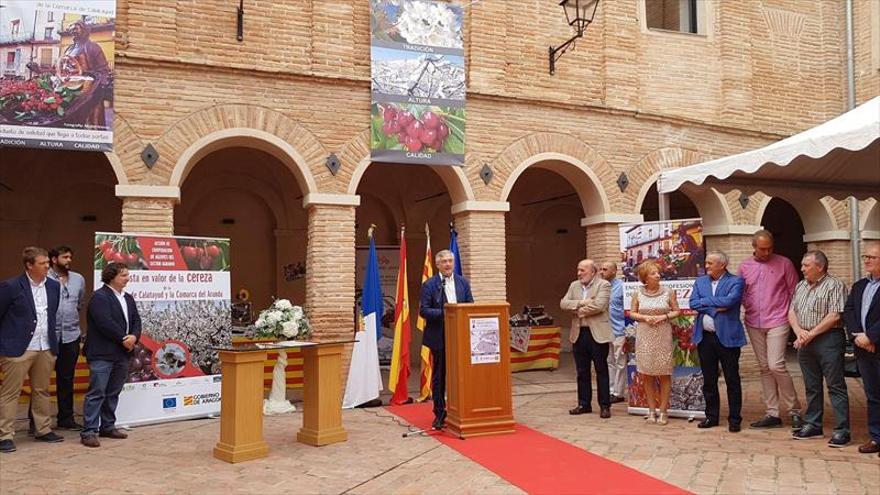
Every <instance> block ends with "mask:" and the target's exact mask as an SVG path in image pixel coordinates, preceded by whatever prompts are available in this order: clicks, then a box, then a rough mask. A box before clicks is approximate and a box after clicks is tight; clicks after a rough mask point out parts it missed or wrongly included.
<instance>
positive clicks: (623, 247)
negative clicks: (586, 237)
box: [620, 218, 706, 418]
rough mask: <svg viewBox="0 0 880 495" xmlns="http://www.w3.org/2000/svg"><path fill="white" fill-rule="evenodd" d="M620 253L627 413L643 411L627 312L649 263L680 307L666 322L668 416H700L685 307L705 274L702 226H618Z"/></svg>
mask: <svg viewBox="0 0 880 495" xmlns="http://www.w3.org/2000/svg"><path fill="white" fill-rule="evenodd" d="M620 253H621V263H622V264H623V270H622V272H623V280H624V282H623V284H624V310H625V313H626V319H625V326H626V343H625V345H624V350H625V352H626V353H627V382H628V384H629V412H630V413H632V414H641V413H643V412H646V411H647V401H646V397H645V389H644V387H645V384H644V383H643V382H642V378H641V376H640V375H639V373H638V372H637V370H636V363H635V343H636V326H637V324H636V322H634V321H633V320H632V319H630V318H629V311H630V308H631V307H632V294H633V292H634V291H637V290H639V288H640V287H641V286H642V284H641V282H640V281H639V277H638V270H639V265H640V264H641V263H644V262H645V261H648V260H651V261H653V262H654V263H656V264H657V266H658V267H659V268H660V279H661V281H660V285H661V286H663V287H666V288H668V289H671V290H674V291H675V295H676V299H677V300H678V306H679V308H681V315H680V316H678V317H677V318H674V319H673V320H672V321H671V322H670V323H671V326H672V353H673V364H674V369H673V372H672V396H671V398H670V405H669V413H670V415H672V416H680V417H687V418H702V417H703V416H704V413H703V410H704V408H705V402H704V399H703V374H702V371H701V370H700V359H699V356H698V355H697V345H696V344H694V343H693V342H692V341H691V338H692V336H693V333H694V315H695V314H696V312H695V311H693V310H691V309H689V302H688V301H689V298H690V295H691V291H692V290H693V286H694V281H695V280H696V278H697V277H698V276H701V275H704V274H705V267H704V262H705V258H706V250H705V246H704V244H703V222H702V220H701V219H699V218H691V219H686V220H671V221H660V222H648V223H638V224H624V225H621V226H620Z"/></svg>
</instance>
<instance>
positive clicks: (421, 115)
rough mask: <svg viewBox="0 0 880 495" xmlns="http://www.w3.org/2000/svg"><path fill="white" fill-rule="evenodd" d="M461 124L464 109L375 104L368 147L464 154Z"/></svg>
mask: <svg viewBox="0 0 880 495" xmlns="http://www.w3.org/2000/svg"><path fill="white" fill-rule="evenodd" d="M464 124H465V109H464V108H452V107H442V106H435V105H413V104H407V103H374V104H373V106H372V118H371V133H370V135H371V136H370V138H371V148H372V149H374V150H393V151H405V152H410V153H420V152H424V153H452V154H457V155H463V154H464Z"/></svg>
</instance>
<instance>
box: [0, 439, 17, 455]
mask: <svg viewBox="0 0 880 495" xmlns="http://www.w3.org/2000/svg"><path fill="white" fill-rule="evenodd" d="M0 452H3V453H5V454H8V453H10V452H15V442H13V441H12V440H0Z"/></svg>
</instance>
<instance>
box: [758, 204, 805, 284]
mask: <svg viewBox="0 0 880 495" xmlns="http://www.w3.org/2000/svg"><path fill="white" fill-rule="evenodd" d="M761 225H763V226H764V228H765V229H767V230H769V231H770V232H772V233H773V240H774V251H775V252H776V253H777V254H779V255H781V256H785V257H786V258H788V259H790V260H791V262H792V263H794V266H795V267H800V266H801V258H803V256H804V253H806V252H807V244H806V243H805V242H804V224H803V222H802V221H801V216H800V214H799V213H798V211H797V210H796V209H795V208H794V207H793V206H792V205H791V204H790V203H789V202H788V201H786V200H784V199H782V198H778V197H774V198H772V199H770V202H769V203H767V206H766V208H765V209H764V215H762V216H761ZM797 271H798V275H801V274H800V270H797Z"/></svg>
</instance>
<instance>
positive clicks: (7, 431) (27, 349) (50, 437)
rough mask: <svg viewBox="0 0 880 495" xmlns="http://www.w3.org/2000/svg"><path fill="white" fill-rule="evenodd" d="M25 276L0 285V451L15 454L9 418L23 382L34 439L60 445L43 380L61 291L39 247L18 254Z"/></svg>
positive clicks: (54, 344)
mask: <svg viewBox="0 0 880 495" xmlns="http://www.w3.org/2000/svg"><path fill="white" fill-rule="evenodd" d="M21 257H22V261H23V262H24V270H25V273H23V274H21V275H20V276H18V277H15V278H11V279H9V280H5V281H3V282H2V283H0V370H2V371H3V375H4V379H3V384H2V385H0V452H4V453H9V452H15V442H13V440H12V439H13V436H14V434H15V427H14V423H15V415H16V413H17V412H18V399H19V397H20V396H21V387H22V385H24V379H25V377H27V378H29V379H30V382H31V403H32V404H33V415H34V426H35V437H34V438H36V439H37V440H39V441H42V442H60V441H62V440H64V437H61V436H59V435H56V434H55V433H53V432H52V416H54V415H55V413H54V411H53V407H52V403H51V402H50V401H49V377H50V376H51V375H52V370H53V369H55V356H56V355H57V354H58V334H57V333H56V331H55V314H56V313H57V312H58V301H59V298H60V296H61V286H60V285H59V284H58V282H56V281H55V280H52V279H50V278H49V277H47V276H46V275H47V274H48V273H49V253H48V252H47V251H46V250H45V249H43V248H39V247H27V248H25V249H24V251H23V252H22V256H21Z"/></svg>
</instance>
